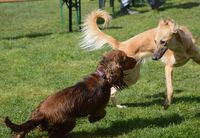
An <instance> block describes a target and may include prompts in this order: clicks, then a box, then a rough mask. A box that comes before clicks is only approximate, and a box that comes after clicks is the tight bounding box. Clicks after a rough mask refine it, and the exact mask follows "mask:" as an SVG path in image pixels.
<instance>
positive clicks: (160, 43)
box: [152, 19, 179, 60]
mask: <svg viewBox="0 0 200 138" xmlns="http://www.w3.org/2000/svg"><path fill="white" fill-rule="evenodd" d="M178 29H179V27H178V25H177V24H176V23H175V21H174V20H172V19H166V20H163V19H161V20H160V21H159V24H158V27H157V30H156V31H157V32H156V36H155V43H156V46H157V48H156V49H155V51H154V53H153V56H152V59H153V60H159V59H160V58H161V57H162V56H163V55H164V54H165V52H166V50H167V49H168V48H170V47H169V46H170V45H168V44H169V43H170V42H171V41H172V38H173V36H174V35H175V34H176V33H177V32H178Z"/></svg>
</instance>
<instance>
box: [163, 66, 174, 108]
mask: <svg viewBox="0 0 200 138" xmlns="http://www.w3.org/2000/svg"><path fill="white" fill-rule="evenodd" d="M172 75H173V67H172V66H171V65H166V66H165V78H166V85H167V97H166V99H165V102H164V109H165V110H166V109H167V108H168V107H169V105H170V104H171V102H172V98H173V85H172Z"/></svg>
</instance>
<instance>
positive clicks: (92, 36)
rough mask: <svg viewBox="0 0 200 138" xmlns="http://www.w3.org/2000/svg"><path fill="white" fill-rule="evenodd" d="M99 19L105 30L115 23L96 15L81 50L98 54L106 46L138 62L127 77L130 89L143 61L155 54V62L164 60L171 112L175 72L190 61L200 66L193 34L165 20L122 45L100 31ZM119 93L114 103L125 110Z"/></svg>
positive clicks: (90, 19)
mask: <svg viewBox="0 0 200 138" xmlns="http://www.w3.org/2000/svg"><path fill="white" fill-rule="evenodd" d="M98 18H102V19H104V21H105V22H104V26H106V25H108V23H109V21H110V20H111V16H110V15H109V14H108V13H107V12H105V11H102V10H97V11H94V12H92V13H91V14H90V15H89V16H88V17H87V18H86V19H85V22H84V24H83V28H82V32H83V39H82V43H81V47H82V48H85V49H88V50H95V49H99V48H101V47H102V46H104V45H105V44H109V45H110V46H111V47H112V48H113V49H119V50H122V51H124V52H125V53H126V54H127V56H129V57H133V58H135V59H136V60H137V61H138V63H137V65H136V66H135V68H134V69H132V70H129V71H127V72H126V74H127V75H126V76H125V78H124V81H125V82H126V84H128V85H133V84H134V83H136V82H137V80H138V79H139V74H140V67H141V64H140V62H141V60H143V59H144V58H146V57H148V56H152V54H153V53H154V54H153V59H154V60H156V59H159V58H161V57H162V56H163V58H162V61H163V62H164V63H165V64H166V66H165V76H166V82H167V83H166V85H167V98H166V100H165V103H164V108H165V109H167V108H168V106H169V105H170V103H171V100H172V93H173V88H172V68H173V67H174V66H177V65H182V64H183V63H186V61H188V60H189V59H190V58H191V59H193V60H194V61H195V62H197V63H198V64H199V60H200V56H199V55H200V54H199V52H198V50H197V47H196V46H195V41H194V38H193V37H192V35H191V33H190V32H189V30H188V29H187V28H186V27H184V26H180V27H178V28H176V27H177V26H175V22H173V21H172V20H167V21H163V20H161V21H160V22H159V25H158V27H157V28H153V29H150V30H147V31H145V32H143V33H140V34H138V35H136V36H134V37H132V38H130V39H128V40H126V41H123V42H119V41H118V40H116V39H115V38H113V37H112V36H110V35H108V34H105V33H104V32H102V31H101V30H100V29H99V27H98V25H97V24H96V20H97V19H98ZM174 30H176V31H175V32H177V33H175V32H174ZM175 34H176V35H175ZM166 40H167V41H166ZM155 42H156V43H155ZM163 46H166V48H165V49H163V48H162V47H163ZM166 51H167V52H166ZM165 52H166V53H165ZM163 54H164V55H163ZM116 91H117V90H116V89H114V88H112V92H111V93H113V97H111V100H112V101H113V104H115V105H116V106H117V107H123V106H121V105H118V104H117V102H116V99H115V97H114V96H115V93H116Z"/></svg>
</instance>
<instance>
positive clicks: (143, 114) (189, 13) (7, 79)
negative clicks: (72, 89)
mask: <svg viewBox="0 0 200 138" xmlns="http://www.w3.org/2000/svg"><path fill="white" fill-rule="evenodd" d="M107 3H108V2H107ZM199 5H200V2H197V1H196V0H167V3H166V4H165V5H164V6H163V7H162V8H161V9H160V11H152V10H151V9H150V7H149V6H148V5H145V6H143V7H136V9H137V10H139V11H140V12H141V13H140V14H137V15H126V16H119V15H116V17H115V18H114V19H113V21H112V23H111V28H110V29H107V30H104V31H105V32H106V33H108V34H110V35H112V36H114V37H115V38H117V39H119V40H126V39H128V38H130V37H132V36H134V35H136V34H138V33H140V32H143V31H145V30H147V29H149V28H152V27H156V25H157V22H158V20H159V19H160V18H162V17H163V18H166V17H171V18H174V19H175V20H176V21H177V22H178V23H179V24H181V25H186V26H187V27H188V28H189V29H190V30H191V31H192V32H193V34H194V36H195V38H196V39H197V42H198V43H200V27H199V22H200V16H199V15H200V6H199ZM119 7H120V5H119V3H118V2H117V1H116V7H115V10H116V12H118V10H119ZM97 8H98V2H97V1H89V0H84V1H82V18H84V17H85V16H86V14H88V13H89V12H90V11H91V10H94V9H97ZM106 9H107V10H108V11H110V12H111V9H110V8H109V7H108V5H106ZM67 12H68V11H67V9H65V17H66V22H65V26H64V27H63V28H62V27H61V26H60V22H59V21H60V18H59V3H58V0H57V1H56V0H48V2H47V1H36V2H25V3H9V4H8V3H5V4H0V138H8V137H10V130H9V129H8V128H6V127H5V125H4V123H3V119H4V117H5V116H10V117H11V118H12V120H13V121H14V122H17V123H21V122H23V121H25V120H27V118H28V117H29V115H30V113H31V111H32V110H33V109H34V108H35V107H36V106H37V105H38V103H39V102H40V101H42V100H43V99H44V98H45V97H47V96H48V95H50V94H51V93H53V92H55V91H57V90H60V89H63V88H65V87H67V86H70V85H72V84H74V83H76V82H77V81H79V80H80V79H81V78H82V77H83V76H86V75H87V74H89V73H90V72H92V71H93V70H94V69H95V67H96V65H97V62H98V61H99V60H100V58H101V55H102V54H103V53H104V52H105V51H109V50H110V48H104V49H102V50H98V51H94V52H89V53H88V52H84V51H82V50H81V49H80V48H79V46H78V43H79V41H80V35H81V33H80V32H79V31H78V27H77V26H76V22H75V18H74V20H73V24H74V25H73V30H75V31H74V32H73V33H68V32H67V27H68V23H67ZM173 80H174V82H173V85H174V91H175V92H174V101H173V104H172V105H171V106H170V108H169V109H168V110H167V111H164V110H163V107H162V106H161V105H162V102H163V100H164V97H165V90H166V88H165V87H166V86H165V77H164V66H163V64H162V63H161V62H155V61H151V60H149V61H148V62H147V63H145V64H144V65H143V67H142V70H141V78H140V80H139V81H138V82H137V84H135V85H133V86H131V87H129V88H128V89H126V90H123V91H122V92H121V93H119V94H118V95H117V98H118V99H120V101H121V103H124V104H126V105H128V106H129V108H127V109H117V108H115V107H113V106H112V105H111V103H109V105H108V107H107V115H106V117H105V118H104V119H102V120H101V121H99V122H97V123H94V124H90V123H89V122H88V121H87V119H86V118H82V119H79V120H78V121H77V125H76V127H75V129H74V130H73V131H72V132H71V135H72V136H73V137H75V138H83V137H91V138H93V137H118V138H121V137H123V138H132V137H137V138H158V137H163V138H171V137H180V138H189V137H190V138H197V137H200V127H199V126H200V85H199V84H200V66H199V65H197V64H195V63H193V62H191V61H190V62H188V63H187V64H186V65H185V66H183V67H179V68H176V69H175V70H174V79H173ZM27 137H29V138H37V137H47V134H46V133H42V132H39V131H34V132H31V133H30V134H29V135H28V136H27Z"/></svg>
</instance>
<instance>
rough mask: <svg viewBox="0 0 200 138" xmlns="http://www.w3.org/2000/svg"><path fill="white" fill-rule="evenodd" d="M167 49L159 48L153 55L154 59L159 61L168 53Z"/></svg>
mask: <svg viewBox="0 0 200 138" xmlns="http://www.w3.org/2000/svg"><path fill="white" fill-rule="evenodd" d="M167 49H168V48H167V47H163V48H159V49H158V50H156V51H155V52H154V53H153V55H152V59H153V60H159V59H160V58H161V57H162V56H163V55H164V54H165V52H166V51H167Z"/></svg>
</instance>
